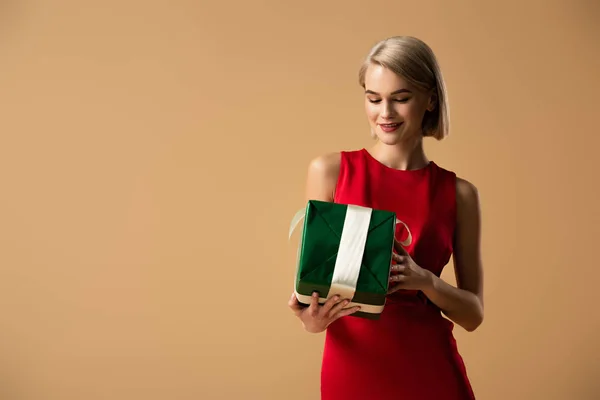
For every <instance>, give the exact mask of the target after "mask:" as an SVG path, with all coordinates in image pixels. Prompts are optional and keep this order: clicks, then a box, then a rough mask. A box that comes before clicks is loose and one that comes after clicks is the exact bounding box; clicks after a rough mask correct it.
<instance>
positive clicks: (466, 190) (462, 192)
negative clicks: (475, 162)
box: [456, 176, 479, 205]
mask: <svg viewBox="0 0 600 400" xmlns="http://www.w3.org/2000/svg"><path fill="white" fill-rule="evenodd" d="M456 200H457V201H458V202H459V203H460V204H462V205H475V204H477V203H478V202H479V190H478V189H477V187H476V186H475V185H474V184H473V183H471V182H469V181H468V180H466V179H464V178H461V177H459V176H457V177H456Z"/></svg>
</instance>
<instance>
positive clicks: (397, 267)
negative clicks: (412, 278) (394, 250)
mask: <svg viewBox="0 0 600 400" xmlns="http://www.w3.org/2000/svg"><path fill="white" fill-rule="evenodd" d="M391 271H392V272H400V273H402V272H405V271H406V265H402V264H394V265H392V268H391Z"/></svg>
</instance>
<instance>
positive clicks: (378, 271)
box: [289, 200, 402, 319]
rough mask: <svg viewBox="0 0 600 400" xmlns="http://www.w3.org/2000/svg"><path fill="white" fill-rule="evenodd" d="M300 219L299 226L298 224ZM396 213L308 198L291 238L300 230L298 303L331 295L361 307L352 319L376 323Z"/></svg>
mask: <svg viewBox="0 0 600 400" xmlns="http://www.w3.org/2000/svg"><path fill="white" fill-rule="evenodd" d="M302 220H303V223H302V224H300V222H301V221H302ZM397 223H402V222H401V221H399V220H397V218H396V215H395V213H393V212H390V211H385V210H377V209H373V208H369V207H362V206H357V205H346V204H339V203H330V202H324V201H318V200H310V201H308V204H307V205H306V208H304V209H302V210H299V211H298V213H296V215H295V216H294V218H293V219H292V223H291V226H290V233H289V235H290V237H291V235H292V233H293V232H294V230H295V228H296V227H297V226H300V227H301V234H300V242H299V245H298V254H297V266H296V274H295V293H296V297H297V298H298V301H299V302H300V303H301V304H305V305H307V304H309V303H310V302H311V294H312V293H313V292H314V291H317V292H318V293H319V303H321V304H322V303H325V301H326V300H327V299H329V298H331V297H333V296H334V295H336V294H337V295H340V296H341V298H347V299H351V303H350V304H348V306H347V307H353V306H355V305H359V306H360V307H361V309H360V311H358V312H356V313H354V314H351V315H352V316H356V317H363V318H368V319H378V318H379V316H380V314H381V312H382V311H383V309H384V306H385V302H386V295H387V291H388V286H389V276H390V268H391V265H392V252H393V248H394V235H395V232H396V224H397Z"/></svg>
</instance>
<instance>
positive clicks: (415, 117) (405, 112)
mask: <svg viewBox="0 0 600 400" xmlns="http://www.w3.org/2000/svg"><path fill="white" fill-rule="evenodd" d="M398 113H399V114H400V115H402V117H403V118H404V119H405V120H407V121H410V122H412V123H419V122H420V121H421V119H422V118H423V110H421V107H420V106H419V105H418V104H416V103H413V104H404V105H403V106H402V107H401V108H400V109H399V110H398Z"/></svg>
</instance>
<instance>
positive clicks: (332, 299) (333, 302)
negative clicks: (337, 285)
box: [321, 294, 340, 314]
mask: <svg viewBox="0 0 600 400" xmlns="http://www.w3.org/2000/svg"><path fill="white" fill-rule="evenodd" d="M338 301H340V296H339V295H337V294H336V295H335V296H333V297H330V298H329V299H327V301H326V302H325V304H323V307H322V308H321V310H322V312H323V313H324V314H327V313H329V311H330V310H331V309H332V308H333V307H334V306H335V305H336V304H337V302H338Z"/></svg>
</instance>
